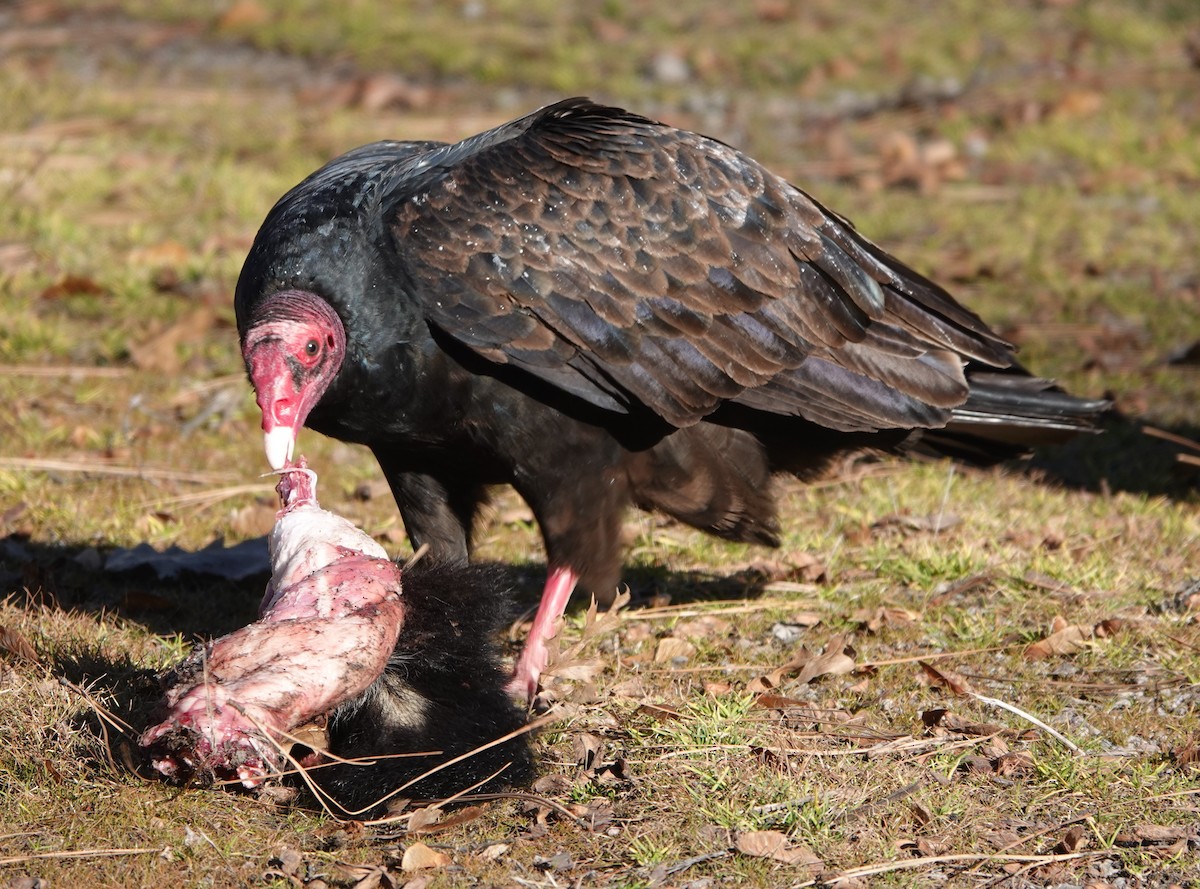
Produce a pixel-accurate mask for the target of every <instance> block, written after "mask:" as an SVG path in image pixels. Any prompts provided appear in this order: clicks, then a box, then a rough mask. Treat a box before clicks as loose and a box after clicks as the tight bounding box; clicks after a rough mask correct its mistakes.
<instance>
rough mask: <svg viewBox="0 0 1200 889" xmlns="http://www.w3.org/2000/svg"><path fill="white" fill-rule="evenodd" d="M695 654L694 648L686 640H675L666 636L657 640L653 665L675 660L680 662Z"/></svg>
mask: <svg viewBox="0 0 1200 889" xmlns="http://www.w3.org/2000/svg"><path fill="white" fill-rule="evenodd" d="M695 653H696V646H695V645H693V644H692V643H691V642H688V641H687V640H686V639H676V638H674V637H673V636H668V637H667V638H666V639H659V640H658V647H657V648H655V649H654V663H656V664H665V663H668V662H670V661H674V660H676V659H677V658H678V659H679V660H680V661H687V660H689V659H691V657H692V656H693V655H695Z"/></svg>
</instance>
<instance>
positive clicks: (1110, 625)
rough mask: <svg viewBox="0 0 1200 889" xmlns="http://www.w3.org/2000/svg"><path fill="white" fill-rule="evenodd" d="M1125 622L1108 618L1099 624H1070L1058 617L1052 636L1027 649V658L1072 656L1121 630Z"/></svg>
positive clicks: (1053, 624) (1052, 627)
mask: <svg viewBox="0 0 1200 889" xmlns="http://www.w3.org/2000/svg"><path fill="white" fill-rule="evenodd" d="M1123 625H1124V621H1122V620H1121V619H1119V618H1108V619H1106V620H1102V621H1100V622H1099V623H1097V624H1094V625H1092V626H1088V625H1086V624H1068V623H1067V622H1066V620H1065V619H1064V618H1062V617H1061V616H1056V617H1055V618H1054V620H1053V621H1052V622H1051V624H1050V635H1049V636H1047V637H1046V638H1045V639H1039V640H1038V641H1037V642H1034V643H1033V644H1031V645H1030V646H1029V647H1028V648H1026V649H1025V656H1026V657H1027V658H1029V659H1030V660H1043V659H1045V658H1048V657H1053V656H1054V655H1071V654H1075V653H1076V652H1079V651H1082V650H1083V649H1085V648H1087V647H1088V643H1090V642H1091V641H1092V640H1094V639H1105V638H1107V637H1109V636H1111V635H1113V634H1114V633H1115V632H1117V631H1118V630H1120V629H1121V628H1122V626H1123Z"/></svg>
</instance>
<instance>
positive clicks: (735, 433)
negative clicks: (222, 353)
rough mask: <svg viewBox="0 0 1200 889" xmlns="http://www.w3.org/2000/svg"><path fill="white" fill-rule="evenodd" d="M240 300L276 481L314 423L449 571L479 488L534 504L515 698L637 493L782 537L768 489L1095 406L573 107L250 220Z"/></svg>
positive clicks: (880, 255)
mask: <svg viewBox="0 0 1200 889" xmlns="http://www.w3.org/2000/svg"><path fill="white" fill-rule="evenodd" d="M235 308H236V313H237V324H238V331H239V334H240V337H241V345H242V355H243V358H244V360H245V363H246V368H247V371H248V373H249V377H250V381H251V383H252V384H253V386H254V389H255V391H256V393H257V398H258V405H259V407H260V408H261V410H262V417H263V421H262V425H263V430H264V432H265V435H266V451H267V458H268V460H269V462H270V463H271V465H272V466H274V467H279V466H281V465H283V464H284V463H285V462H286V461H287V459H288V458H289V457H290V455H291V453H292V450H293V447H294V443H295V439H296V435H297V432H298V431H299V429H300V427H301V425H305V424H306V425H308V426H310V427H311V428H313V429H316V430H318V431H319V432H323V433H325V434H326V435H331V436H333V437H335V438H338V439H341V440H343V441H351V442H359V443H361V444H365V445H367V446H368V447H369V448H370V449H371V450H372V451H373V452H374V454H375V457H376V458H377V460H378V461H379V465H380V467H381V468H382V470H383V472H384V475H385V476H386V477H387V480H388V482H389V484H390V485H391V488H392V492H393V494H394V495H395V498H396V501H397V503H398V505H399V507H400V512H401V515H402V517H403V519H404V524H405V527H406V528H407V530H408V533H409V536H410V538H411V540H412V543H413V545H414V546H417V545H420V544H422V543H428V544H429V545H430V547H431V550H432V553H433V555H434V556H436V557H437V558H438V559H439V560H442V561H456V560H465V559H466V558H467V556H468V552H469V544H470V534H471V525H472V520H473V518H474V516H475V514H476V512H477V510H478V508H479V506H480V504H481V503H482V502H483V500H484V497H485V488H486V486H488V485H492V484H497V483H508V484H511V485H512V486H513V487H514V488H515V489H516V490H517V492H518V493H519V494H520V495H521V496H522V497H523V498H524V499H525V501H526V502H527V503H528V504H529V506H530V508H531V509H532V510H533V513H534V516H535V517H536V519H537V522H538V525H539V526H540V529H541V532H542V537H543V540H544V542H545V547H546V557H547V567H548V577H547V581H546V587H545V591H544V593H543V597H542V601H541V605H540V607H539V609H538V613H537V616H536V618H535V619H534V623H533V627H532V630H531V632H530V636H529V639H528V641H527V642H526V645H525V649H524V651H523V652H522V654H521V657H520V659H519V660H518V662H517V666H516V672H515V677H514V680H513V690H514V691H516V692H519V693H522V694H526V695H532V694H533V693H534V691H535V690H536V687H537V679H538V675H539V673H540V672H541V670H542V668H543V667H544V665H545V658H546V648H545V641H546V640H547V639H548V638H550V637H551V636H553V634H554V632H555V628H556V624H557V620H558V618H559V617H560V615H561V614H562V612H563V609H564V608H565V607H566V603H567V600H568V598H569V597H570V595H571V591H572V590H573V589H574V588H575V586H576V585H577V584H578V585H581V586H582V587H583V588H584V589H586V590H589V591H592V592H594V593H596V594H598V595H599V596H600V597H601V598H603V597H605V595H606V594H607V596H609V597H611V595H612V592H613V591H614V590H615V588H616V585H617V583H618V578H619V572H620V567H621V551H620V543H619V541H620V526H621V521H622V512H623V510H624V509H625V507H626V506H628V505H629V504H631V503H632V504H634V505H636V506H638V507H640V508H643V509H658V510H662V511H664V512H666V513H668V514H669V515H672V516H674V517H675V518H677V519H679V520H681V521H683V522H685V523H687V524H689V525H692V526H694V527H696V528H700V529H703V530H705V531H708V532H710V533H712V534H715V535H718V536H720V537H725V538H728V539H731V540H741V541H752V542H755V543H761V544H767V545H778V530H779V528H778V520H777V516H776V508H775V503H774V500H773V498H772V494H771V490H770V486H769V480H770V476H771V474H772V473H774V472H781V471H784V472H793V473H797V474H804V473H805V472H807V471H810V470H812V469H813V468H814V467H816V466H818V465H820V464H822V463H823V462H825V461H826V460H827V459H828V458H829V457H830V456H831V455H833V454H834V453H836V452H838V451H842V450H844V449H847V448H856V447H863V446H872V447H890V448H901V447H906V446H910V445H912V444H913V443H914V441H915V439H916V438H917V437H918V436H917V435H915V434H914V431H915V430H936V434H930V433H928V432H926V433H924V434H923V435H922V436H920V437H921V439H922V440H921V442H920V445H921V446H922V447H925V448H928V449H931V450H934V451H937V452H940V453H948V454H951V455H954V456H959V457H965V458H969V459H975V460H979V461H986V460H995V459H1001V458H1004V457H1007V456H1011V455H1013V454H1015V453H1019V452H1020V451H1022V450H1023V449H1024V448H1026V447H1027V446H1029V445H1032V444H1037V443H1040V442H1043V441H1050V440H1056V439H1058V438H1062V437H1065V436H1067V435H1070V434H1072V433H1074V432H1077V431H1079V430H1081V429H1086V428H1089V427H1091V426H1092V424H1093V421H1094V419H1095V417H1096V415H1097V414H1099V413H1100V412H1101V411H1103V410H1104V409H1105V407H1106V403H1105V402H1100V401H1085V400H1081V399H1076V398H1073V397H1071V396H1069V395H1067V394H1065V393H1063V392H1062V391H1061V390H1059V389H1057V388H1055V387H1053V386H1052V385H1051V384H1050V383H1048V382H1047V381H1044V380H1038V379H1036V378H1033V377H1031V376H1029V374H1028V373H1026V372H1025V371H1024V370H1023V369H1022V368H1020V367H1019V366H1018V365H1016V364H1015V359H1014V356H1013V349H1012V347H1011V346H1010V345H1009V344H1008V343H1006V342H1004V341H1003V340H1002V339H1001V338H1000V337H998V336H997V335H996V334H995V333H993V332H992V331H991V330H989V329H988V327H987V325H986V324H984V322H983V321H982V320H981V319H980V318H979V317H978V316H977V315H975V314H974V313H973V312H971V311H969V310H967V309H965V308H963V307H962V306H960V305H959V304H958V303H957V302H955V300H954V299H953V298H952V297H951V296H950V295H949V294H948V293H946V291H944V290H943V289H942V288H941V287H939V286H938V285H936V284H934V283H933V282H931V281H929V280H927V279H925V278H924V277H922V276H921V275H919V274H917V273H916V272H914V271H913V270H911V269H909V268H908V267H907V266H905V265H904V264H902V263H901V262H899V261H898V260H896V259H894V258H893V257H891V256H889V255H888V254H887V253H885V252H884V251H883V250H881V249H880V248H879V247H877V246H875V245H874V244H872V243H871V242H870V241H868V240H867V239H865V238H864V237H863V236H862V235H860V234H858V233H857V232H856V231H855V230H854V228H853V226H852V225H851V224H850V223H849V222H847V221H846V220H844V219H842V218H841V217H840V216H838V215H837V214H835V213H833V212H831V211H829V210H827V209H825V208H824V207H822V206H821V205H820V204H818V203H817V202H816V201H814V200H813V199H812V198H811V197H809V196H808V195H807V194H805V193H804V192H802V191H801V190H800V189H798V188H796V187H795V186H793V185H791V184H789V183H788V182H786V181H785V180H783V179H781V178H780V177H778V176H776V175H774V174H773V173H771V172H769V171H768V170H766V169H764V168H763V167H762V166H761V165H760V164H758V163H757V162H756V161H754V160H753V159H751V158H749V157H747V156H746V155H744V154H742V153H740V152H738V151H736V150H735V149H733V148H731V147H729V146H728V145H725V144H723V143H721V142H718V141H716V140H714V139H711V138H708V137H705V136H701V135H698V134H696V133H691V132H687V131H684V130H679V129H674V128H672V127H669V126H666V125H664V124H661V123H657V122H655V121H652V120H649V119H647V118H645V117H641V116H638V115H636V114H631V113H629V112H626V111H624V110H621V109H619V108H612V107H605V106H602V105H597V104H594V103H592V102H590V101H588V100H586V99H569V100H566V101H563V102H559V103H557V104H554V105H550V106H548V107H546V108H543V109H541V110H540V111H536V112H534V113H533V114H530V115H528V116H526V117H522V118H520V119H518V120H515V121H513V122H511V123H507V124H504V125H502V126H499V127H497V128H495V129H492V130H488V131H487V132H484V133H481V134H479V135H476V136H472V137H470V138H468V139H464V140H463V141H461V142H457V143H455V144H452V145H448V144H443V143H439V142H376V143H373V144H370V145H365V146H363V147H361V148H357V149H354V150H353V151H350V152H348V153H347V154H344V155H342V156H341V157H339V158H336V159H335V160H333V161H331V162H329V163H328V164H326V165H325V166H324V167H322V168H321V169H319V170H317V171H316V172H315V173H313V174H312V175H311V176H309V177H308V178H307V179H306V180H304V181H303V182H301V183H300V184H299V185H297V186H296V187H295V188H293V189H292V190H291V191H290V192H288V193H287V194H286V195H284V196H283V197H282V198H281V199H280V200H279V202H278V203H277V204H276V205H275V207H274V208H273V209H272V210H271V211H270V213H269V214H268V215H267V218H266V220H265V221H264V222H263V225H262V228H261V230H260V231H259V233H258V236H257V237H256V239H255V242H254V245H253V246H252V248H251V250H250V253H249V255H248V256H247V258H246V263H245V266H244V267H243V269H242V273H241V276H240V278H239V280H238V284H237V291H236V297H235Z"/></svg>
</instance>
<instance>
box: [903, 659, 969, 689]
mask: <svg viewBox="0 0 1200 889" xmlns="http://www.w3.org/2000/svg"><path fill="white" fill-rule="evenodd" d="M917 663H918V664H919V665H920V667H921V670H922V671H923V672H924V674H925V678H926V679H928V680H929V682H930V683H931V684H933V685H940V686H943V687H944V688H947V689H949V690H950V691H951V692H953V693H954V694H956V695H970V694H974V693H975V692H974V690H973V689H972V688H971V683H969V682H967V680H966V679H964V678H963V677H962V676H959V675H958V674H957V673H955V672H954V671H953V670H948V669H946V668H945V667H935V666H934V665H933V664H931V663H929V662H928V661H917Z"/></svg>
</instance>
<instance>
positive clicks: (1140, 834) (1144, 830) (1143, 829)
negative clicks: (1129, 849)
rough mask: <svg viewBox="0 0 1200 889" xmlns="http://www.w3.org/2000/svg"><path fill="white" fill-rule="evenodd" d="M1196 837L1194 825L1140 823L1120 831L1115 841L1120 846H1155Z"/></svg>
mask: <svg viewBox="0 0 1200 889" xmlns="http://www.w3.org/2000/svg"><path fill="white" fill-rule="evenodd" d="M1195 837H1197V830H1196V828H1195V827H1194V826H1182V825H1174V824H1171V825H1167V824H1139V825H1136V826H1135V827H1133V828H1131V829H1129V830H1123V831H1121V832H1120V833H1118V834H1117V836H1116V838H1115V839H1114V840H1113V842H1114V843H1116V844H1117V845H1118V846H1153V845H1158V844H1160V843H1175V842H1178V841H1179V840H1189V839H1193V838H1195Z"/></svg>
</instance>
